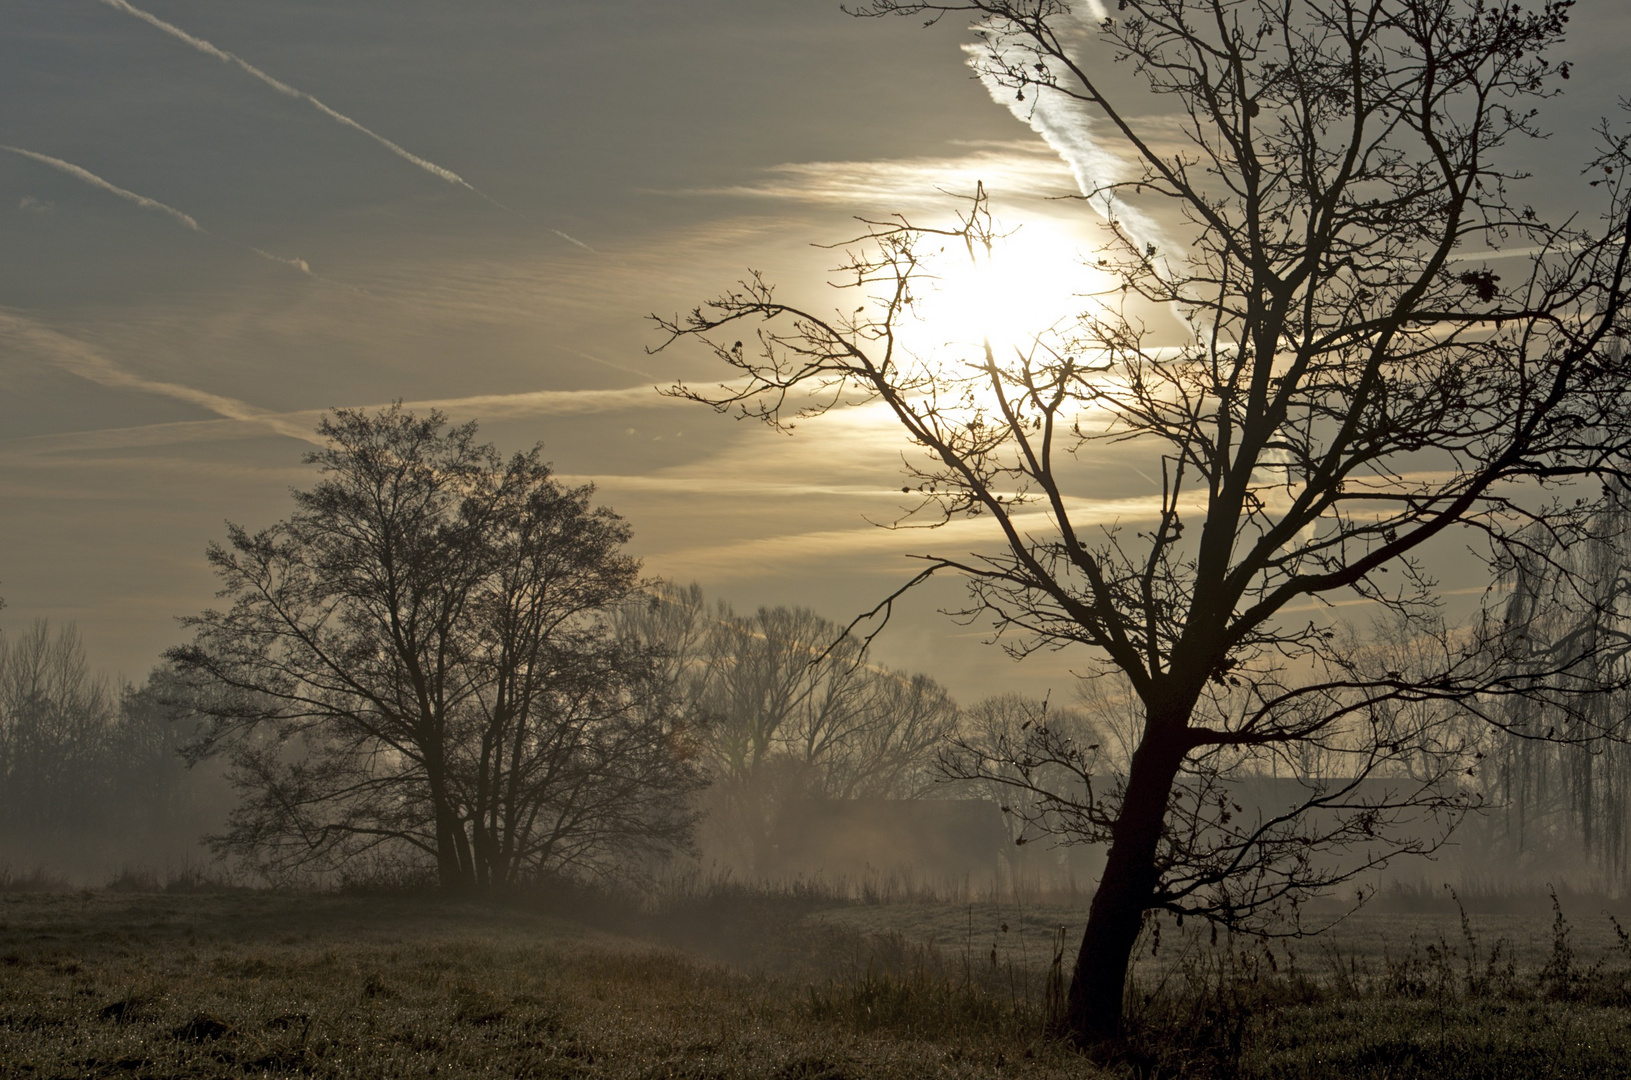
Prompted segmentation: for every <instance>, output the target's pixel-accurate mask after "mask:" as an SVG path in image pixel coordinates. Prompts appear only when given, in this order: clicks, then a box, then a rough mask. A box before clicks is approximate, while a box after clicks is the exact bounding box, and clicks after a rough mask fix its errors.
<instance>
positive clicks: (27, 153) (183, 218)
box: [0, 144, 204, 233]
mask: <svg viewBox="0 0 1631 1080" xmlns="http://www.w3.org/2000/svg"><path fill="white" fill-rule="evenodd" d="M0 150H4V151H6V152H7V153H12V154H17V155H19V156H20V157H25V158H31V159H33V160H34V161H38V162H39V163H41V164H42V165H49V166H50V167H51V168H53V169H56V170H57V171H59V172H65V173H67V174H68V175H69V176H72V177H74V178H75V179H78V180H83V181H85V183H87V184H90V185H91V186H92V187H97V188H101V189H102V190H103V191H106V192H108V193H109V194H110V195H117V196H118V197H119V198H121V199H124V200H125V201H126V202H131V203H135V204H136V205H137V206H139V207H141V208H142V209H143V210H156V211H158V212H159V213H161V214H168V215H169V216H170V217H172V218H175V219H176V220H177V221H179V222H181V223H182V224H183V225H185V226H187V228H189V229H191V230H192V231H193V232H196V233H201V232H203V231H204V228H203V226H201V225H199V224H198V222H196V221H194V220H193V218H192V215H191V214H183V213H182V212H181V211H180V210H177V209H176V208H175V207H173V206H166V205H164V204H163V203H161V202H159V201H158V200H157V199H149V198H148V197H147V196H146V195H138V194H136V193H135V192H134V191H128V190H126V189H125V188H122V187H120V186H119V185H118V184H113V183H109V182H108V181H106V180H104V179H102V178H101V177H100V176H97V175H96V174H95V173H93V172H91V171H90V170H89V169H82V168H80V167H79V166H78V165H75V164H74V163H73V162H70V161H64V160H62V159H61V158H54V157H51V156H50V155H49V154H41V153H37V152H35V151H33V150H24V149H23V148H22V147H20V146H6V145H4V144H0ZM30 201H31V200H30V199H27V198H25V199H24V200H23V203H24V208H25V209H32V207H31V206H28V205H27V204H28V203H30ZM32 201H34V202H37V201H38V200H32Z"/></svg>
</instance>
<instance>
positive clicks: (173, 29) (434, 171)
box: [99, 0, 587, 247]
mask: <svg viewBox="0 0 1631 1080" xmlns="http://www.w3.org/2000/svg"><path fill="white" fill-rule="evenodd" d="M99 2H100V3H103V4H106V5H107V6H108V7H110V8H113V9H114V10H115V11H122V12H124V13H125V14H126V15H131V16H134V17H135V18H138V19H140V20H141V21H142V22H144V23H147V24H148V25H149V26H151V27H154V28H155V29H157V30H161V31H163V32H164V33H166V34H169V35H170V36H171V37H173V38H175V39H176V40H177V41H180V42H182V43H183V44H185V45H188V46H190V47H191V48H194V49H196V50H198V51H199V52H201V53H203V54H204V55H205V56H209V57H213V58H214V59H216V60H219V61H221V62H222V63H225V64H232V65H234V66H235V67H237V68H238V69H239V70H241V71H243V72H244V73H245V74H247V75H249V76H250V77H252V78H254V79H256V80H258V81H259V82H261V83H264V84H265V85H267V86H270V87H271V88H272V89H273V90H276V91H277V92H278V93H280V94H282V95H284V96H285V97H290V98H293V99H295V100H296V101H303V102H305V103H306V104H307V105H310V106H311V107H312V108H314V109H316V110H317V111H318V112H320V113H322V114H323V115H324V116H326V117H328V118H329V119H331V120H333V121H335V122H336V123H340V124H344V125H345V126H346V127H348V128H351V129H352V130H354V131H358V132H361V133H362V134H363V135H366V136H367V137H368V138H370V139H372V140H374V142H376V143H378V144H379V145H380V146H383V147H384V148H385V149H387V150H389V151H390V152H391V153H393V154H395V155H396V156H397V157H399V158H401V159H402V160H404V161H407V162H410V163H411V164H413V165H415V166H417V167H418V168H420V169H423V170H424V171H425V172H428V173H430V174H431V175H432V176H435V177H437V178H439V179H441V180H445V181H447V182H448V183H449V184H454V185H456V186H458V187H462V188H464V189H465V190H466V191H469V192H471V193H473V194H475V195H479V196H481V197H482V198H483V199H486V200H487V201H488V202H490V203H492V204H493V205H494V206H497V207H499V208H501V209H508V208H507V207H505V206H504V205H503V204H502V203H500V202H499V201H498V200H496V199H494V198H493V197H492V196H491V195H488V194H487V193H486V192H483V191H480V190H478V189H477V188H476V187H474V186H473V185H472V184H471V183H470V182H469V181H467V180H465V178H464V177H462V176H460V175H459V174H458V173H456V172H454V171H453V170H452V169H448V168H444V167H443V166H441V165H438V164H436V163H435V162H434V161H427V160H425V159H424V158H422V157H420V156H418V155H417V154H414V153H412V152H410V151H408V150H406V149H404V148H403V147H401V146H399V145H397V144H396V143H394V142H392V141H391V140H390V139H387V138H386V137H385V136H383V135H381V134H379V133H378V132H376V131H373V130H371V129H369V128H367V127H364V126H363V125H362V124H360V123H358V122H357V121H355V120H353V119H351V117H349V116H347V115H345V114H344V113H342V112H339V111H337V110H335V109H331V108H329V107H328V106H327V105H325V104H323V103H322V102H321V101H318V100H317V99H316V98H314V97H312V96H311V95H310V94H308V93H306V92H305V91H303V90H296V89H295V88H294V87H292V86H290V85H289V84H288V83H286V82H283V81H281V80H279V79H274V78H273V77H272V76H270V75H268V74H267V73H266V72H264V71H262V70H261V69H260V68H258V67H256V66H255V65H254V64H251V63H250V62H249V61H247V60H245V59H243V58H242V57H240V56H238V55H236V54H235V53H230V52H227V51H226V50H225V49H219V48H216V47H215V46H214V45H211V44H210V43H209V42H207V41H205V40H204V39H203V38H197V37H194V36H193V35H191V34H189V33H187V32H186V31H185V30H183V29H181V28H180V27H179V26H176V25H174V24H173V23H167V22H165V21H164V20H163V19H161V18H159V17H158V16H156V15H152V14H149V13H148V12H145V11H143V10H142V9H141V8H138V7H134V6H132V5H131V4H128V3H126V2H125V0H99ZM561 235H562V236H563V237H565V238H566V239H568V240H572V238H571V237H569V236H566V234H565V233H562V234H561ZM572 242H573V243H574V244H578V246H579V247H586V246H587V245H585V244H582V243H580V242H579V241H577V240H572Z"/></svg>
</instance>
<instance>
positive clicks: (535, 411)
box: [0, 309, 694, 479]
mask: <svg viewBox="0 0 1631 1080" xmlns="http://www.w3.org/2000/svg"><path fill="white" fill-rule="evenodd" d="M5 337H10V338H11V339H12V340H13V341H15V342H17V343H18V344H20V345H23V346H25V347H27V348H29V349H31V350H33V351H35V352H38V353H41V354H44V355H45V356H46V357H47V358H48V359H49V360H50V362H51V363H53V364H55V365H56V366H57V367H59V368H62V369H63V370H65V371H69V372H72V373H73V374H75V375H78V376H80V377H81V378H85V379H88V380H90V381H91V382H95V383H97V384H99V385H102V386H110V387H117V388H121V389H132V390H141V391H146V392H149V393H154V394H159V395H161V396H164V397H169V398H172V399H175V400H178V401H186V402H188V403H190V404H194V405H199V406H202V407H203V408H206V409H209V410H210V411H211V412H213V413H215V414H216V415H217V416H218V417H220V419H216V420H188V421H180V422H173V423H164V424H143V425H140V426H136V427H125V428H105V429H102V430H99V431H75V432H64V433H61V434H54V435H33V436H27V437H24V438H20V439H7V440H0V454H3V455H5V456H23V457H41V456H48V455H61V454H73V453H94V452H98V451H106V450H125V449H134V448H139V447H148V446H169V445H177V444H182V443H199V442H217V441H222V440H228V439H243V438H258V437H261V436H263V435H266V434H267V433H268V432H273V433H276V434H279V435H286V436H288V437H290V438H293V439H298V440H300V441H302V442H308V443H312V444H313V445H321V444H322V440H321V439H319V438H318V437H317V435H316V433H315V429H316V427H317V422H318V420H320V419H321V418H322V416H323V413H324V412H325V411H326V410H324V409H299V410H294V411H288V412H273V411H271V410H267V409H260V408H256V407H255V406H253V405H250V404H248V403H246V402H243V401H239V400H238V399H236V398H229V397H223V396H220V395H217V394H210V393H208V392H206V391H201V390H195V389H193V388H192V387H188V386H182V385H180V384H179V383H169V382H159V381H156V380H152V379H144V378H142V377H141V376H138V375H135V374H133V373H131V372H128V371H125V370H124V369H123V368H120V367H119V366H118V365H117V364H115V363H114V362H113V361H112V360H110V359H108V358H107V357H106V356H104V355H103V354H102V353H101V352H99V351H98V350H97V349H96V348H94V347H93V346H91V345H88V344H86V343H84V342H81V341H76V340H74V339H73V338H70V337H67V336H66V335H64V334H60V333H58V332H56V331H54V330H51V329H49V328H47V327H44V326H41V325H40V324H39V323H36V322H34V321H33V320H31V319H28V318H25V317H23V316H19V315H15V314H12V313H8V312H6V311H5V310H4V309H0V338H5ZM689 405H690V402H682V401H678V400H676V399H674V398H669V397H663V396H662V395H660V394H658V393H657V392H656V390H655V389H653V388H652V387H649V386H631V387H625V388H622V389H618V390H538V391H531V392H523V393H517V394H481V395H477V396H473V397H462V398H437V399H426V400H421V401H406V402H403V406H404V407H405V408H408V409H411V410H414V411H415V412H427V411H429V410H431V409H440V410H442V411H443V412H446V413H450V414H453V415H454V416H455V417H459V416H469V415H472V414H473V415H475V416H476V417H477V418H479V419H484V420H486V419H498V418H512V417H526V416H569V415H587V414H593V413H604V412H616V411H620V410H624V409H635V408H671V407H684V406H689ZM355 407H357V408H362V409H367V410H375V411H377V410H379V409H383V408H385V407H386V403H379V404H372V405H361V406H355ZM693 407H694V406H693ZM608 479H612V478H608Z"/></svg>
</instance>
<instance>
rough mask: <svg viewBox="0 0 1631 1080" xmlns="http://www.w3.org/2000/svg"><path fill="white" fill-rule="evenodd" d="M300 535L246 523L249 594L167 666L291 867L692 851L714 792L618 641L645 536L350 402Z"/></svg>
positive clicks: (319, 456) (296, 523)
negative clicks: (707, 796) (387, 858)
mask: <svg viewBox="0 0 1631 1080" xmlns="http://www.w3.org/2000/svg"><path fill="white" fill-rule="evenodd" d="M318 430H319V432H320V433H321V434H322V435H323V436H324V437H325V438H326V439H327V440H328V441H329V445H328V446H327V447H326V448H325V449H322V450H319V451H316V452H314V453H312V454H309V455H307V459H306V460H307V461H308V463H310V464H313V465H316V466H317V467H318V469H319V470H320V472H321V475H322V479H321V480H320V481H319V482H318V483H317V484H316V485H315V486H314V487H312V488H311V489H309V490H305V491H297V492H295V493H294V500H295V507H296V509H295V512H294V514H293V515H291V516H290V518H289V519H288V520H286V521H283V522H280V523H279V524H277V525H274V526H272V527H271V528H268V529H265V530H263V531H261V532H257V533H250V532H247V531H246V530H244V529H242V528H240V527H238V526H236V525H233V526H229V533H228V536H229V542H228V545H227V546H225V547H223V546H212V547H211V549H210V554H209V558H210V562H211V564H212V566H213V567H214V569H215V571H216V574H217V576H218V577H219V579H220V581H221V586H222V588H221V595H222V596H223V597H224V598H226V599H228V600H230V601H231V605H230V606H229V607H228V608H226V609H225V610H222V611H206V612H204V613H203V614H202V615H198V616H195V617H192V618H189V619H187V620H186V625H188V626H189V627H191V628H192V629H193V631H194V635H195V636H194V640H193V643H192V644H191V645H188V646H184V647H181V648H177V649H173V650H171V651H170V653H168V654H167V655H168V656H169V658H170V659H171V661H172V662H174V663H175V664H176V666H177V668H178V669H179V671H180V672H181V673H182V674H183V676H184V677H185V678H186V679H187V680H188V682H189V684H190V686H191V689H192V695H191V697H190V699H189V703H190V704H191V705H192V707H193V708H194V709H195V710H197V711H198V712H199V713H201V714H202V715H204V716H205V717H207V718H208V720H209V726H208V728H207V730H206V731H205V732H204V734H203V735H202V736H201V737H200V738H199V739H198V740H197V741H196V742H195V743H194V744H193V745H192V747H191V748H190V752H191V753H192V755H193V756H194V757H195V758H198V757H203V756H205V755H208V754H212V753H216V752H218V751H221V750H226V751H227V752H229V753H230V756H231V761H232V767H233V779H234V782H235V783H236V784H237V786H238V787H239V789H240V790H241V791H242V792H243V795H244V801H243V802H242V803H241V805H240V806H239V808H238V809H237V811H236V812H235V813H234V816H233V818H232V822H231V828H230V831H229V832H228V833H227V834H226V836H224V837H223V838H222V839H221V845H222V847H223V848H224V849H225V850H230V851H235V852H238V853H242V854H245V855H249V856H251V857H253V858H255V859H257V860H258V861H259V862H260V863H261V865H262V866H264V867H266V868H267V869H269V870H271V871H273V872H286V871H291V870H294V869H298V868H303V867H313V868H325V867H334V866H338V865H342V864H344V863H345V862H346V861H347V860H350V859H353V858H356V857H358V856H361V855H364V854H369V853H375V854H379V853H400V852H402V851H403V850H408V851H416V852H419V853H422V855H423V856H426V857H429V858H430V859H433V860H434V863H435V866H436V871H437V876H438V880H439V881H440V882H441V883H442V884H443V885H444V886H460V885H485V884H492V883H500V882H513V881H515V880H517V879H519V878H523V877H526V876H528V875H532V874H536V873H538V872H540V871H542V870H573V869H575V870H585V869H587V870H591V871H599V870H604V869H607V868H609V867H610V866H611V865H612V864H613V863H614V862H615V861H616V860H618V859H622V858H627V857H629V856H631V855H639V854H646V853H651V852H661V851H668V850H672V849H674V848H676V847H683V846H684V845H685V844H686V842H687V837H688V835H689V831H690V827H691V819H692V815H691V812H690V810H689V808H688V797H689V794H690V792H691V790H692V789H693V788H694V787H695V786H696V784H697V783H698V782H699V777H698V773H697V770H696V768H695V767H694V766H693V765H692V764H691V763H690V762H689V761H688V760H687V754H686V743H685V740H684V738H683V733H682V732H680V731H678V730H676V726H675V723H674V721H675V714H674V712H673V710H672V708H671V703H672V697H671V696H670V694H669V692H668V690H667V689H666V688H665V687H664V686H663V685H662V684H661V683H660V681H659V680H658V679H657V678H656V677H655V668H654V666H653V658H652V657H651V656H649V655H648V654H647V653H646V652H645V651H644V650H642V649H640V648H638V647H636V646H635V645H633V644H632V643H629V642H625V641H620V640H619V639H618V638H617V637H616V636H615V635H614V634H613V632H612V629H611V626H610V623H609V613H610V611H611V609H612V608H613V606H614V605H616V604H618V603H621V602H624V601H626V600H627V599H628V598H629V597H631V596H632V595H634V593H635V592H636V591H637V589H638V587H639V583H638V580H637V572H638V566H637V564H636V562H635V561H634V560H633V559H632V558H630V557H628V556H627V555H625V554H623V553H622V547H623V544H624V543H625V542H626V541H627V539H628V527H627V526H626V525H625V524H624V523H623V522H622V520H621V519H619V518H618V517H617V516H616V515H615V514H613V513H612V512H611V511H610V510H608V509H606V508H604V507H594V506H592V505H591V503H590V498H591V495H592V489H590V488H588V487H580V488H566V487H563V486H562V485H561V484H560V483H559V482H557V481H556V480H555V479H554V477H553V476H552V474H551V472H550V469H549V466H547V465H545V464H544V463H543V462H542V461H540V459H539V450H538V448H536V447H535V448H534V449H532V450H531V451H529V452H527V453H524V454H517V455H515V456H514V457H512V458H511V459H509V460H508V461H505V460H503V459H502V458H500V456H499V455H498V453H497V451H495V450H494V449H493V447H491V446H490V445H483V444H478V443H477V442H476V441H475V425H474V424H473V423H472V424H466V425H464V426H461V427H449V426H448V425H447V423H446V421H445V419H444V418H443V417H442V416H441V414H439V413H434V412H433V413H431V414H430V415H429V416H427V417H424V418H419V417H415V416H414V415H413V414H412V413H409V412H407V411H406V410H404V409H402V408H401V407H400V406H393V407H392V408H390V409H388V410H385V411H384V412H381V413H379V414H375V415H369V414H366V413H362V412H355V411H349V410H340V411H337V412H336V413H334V414H333V415H332V416H329V417H325V419H324V420H323V422H322V424H321V425H320V427H319V429H318Z"/></svg>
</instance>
